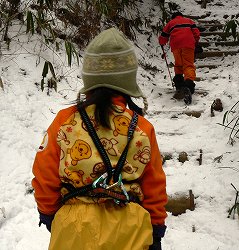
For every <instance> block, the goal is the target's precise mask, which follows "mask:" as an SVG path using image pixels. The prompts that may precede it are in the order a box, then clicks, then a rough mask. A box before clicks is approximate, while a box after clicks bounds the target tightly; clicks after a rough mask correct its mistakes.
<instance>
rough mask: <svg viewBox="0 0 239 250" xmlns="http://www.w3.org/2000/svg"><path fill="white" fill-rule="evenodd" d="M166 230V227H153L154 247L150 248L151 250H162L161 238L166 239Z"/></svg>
mask: <svg viewBox="0 0 239 250" xmlns="http://www.w3.org/2000/svg"><path fill="white" fill-rule="evenodd" d="M166 228H167V227H166V226H165V225H153V245H151V246H149V250H162V247H161V238H163V237H164V234H165V231H166Z"/></svg>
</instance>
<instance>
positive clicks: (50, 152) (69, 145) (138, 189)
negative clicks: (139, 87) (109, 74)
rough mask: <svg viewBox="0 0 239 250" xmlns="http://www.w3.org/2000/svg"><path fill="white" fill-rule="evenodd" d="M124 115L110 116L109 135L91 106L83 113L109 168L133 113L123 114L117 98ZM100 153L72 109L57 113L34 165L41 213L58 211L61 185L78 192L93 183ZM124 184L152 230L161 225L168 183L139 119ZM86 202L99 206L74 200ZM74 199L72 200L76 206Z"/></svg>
mask: <svg viewBox="0 0 239 250" xmlns="http://www.w3.org/2000/svg"><path fill="white" fill-rule="evenodd" d="M114 101H115V104H116V105H117V106H120V107H121V108H122V110H123V111H124V112H123V113H115V112H113V113H112V114H111V116H110V117H111V118H110V122H111V127H112V129H111V130H110V129H105V128H102V127H100V126H96V124H95V123H94V105H91V106H89V107H87V108H86V111H87V113H88V115H89V117H90V119H91V121H92V122H93V124H94V126H95V129H96V131H97V134H98V136H99V138H100V140H101V142H102V144H103V145H104V148H105V150H106V151H107V153H108V156H109V159H110V161H111V164H112V166H114V165H115V164H116V163H117V161H118V159H119V155H120V154H121V152H122V151H123V149H124V147H125V144H126V141H127V130H128V125H129V121H130V119H131V116H132V111H131V110H128V109H126V103H125V100H124V99H123V97H118V98H115V100H114ZM104 171H105V169H104V166H103V164H102V160H101V157H100V156H99V153H98V150H97V149H96V147H95V146H94V144H93V141H92V139H91V138H90V136H89V135H88V132H87V131H86V129H85V126H84V124H83V123H82V120H81V117H80V114H79V112H78V111H77V108H76V106H72V107H69V108H67V109H64V110H61V111H60V112H59V113H58V114H57V116H56V118H55V119H54V121H53V122H52V124H51V125H50V127H49V128H48V130H47V134H46V135H45V137H44V139H43V142H42V144H41V146H40V147H39V151H38V152H37V154H36V158H35V161H34V165H33V174H34V176H35V177H34V178H33V180H32V186H33V188H34V191H35V199H36V202H37V205H38V209H39V211H40V212H42V213H44V214H48V215H50V214H54V213H56V211H57V210H58V209H59V208H60V207H61V198H62V195H63V194H64V193H65V192H66V190H64V188H62V186H61V184H62V182H66V183H71V184H72V185H74V186H75V187H81V186H84V185H86V184H89V183H92V182H93V181H94V180H95V179H96V178H97V177H99V176H100V175H101V174H102V172H104ZM122 178H123V179H124V180H126V181H129V182H128V184H125V187H126V190H127V191H131V192H134V194H135V195H137V196H138V197H139V199H140V201H141V205H142V206H143V207H144V208H145V209H146V210H148V211H149V213H150V215H151V220H152V224H159V225H163V224H164V221H165V218H166V216H167V215H166V211H165V207H164V206H165V204H166V202H167V195H166V178H165V173H164V171H163V169H162V162H161V156H160V152H159V149H158V145H157V141H156V136H155V131H154V128H153V126H152V125H151V124H150V123H149V122H148V121H147V120H146V119H145V118H143V117H141V116H139V119H138V124H137V127H136V129H135V132H134V136H133V139H132V141H131V142H130V148H129V150H128V154H127V159H126V164H125V166H124V168H123V170H122ZM77 199H79V200H83V201H84V202H91V203H92V202H98V201H96V200H95V199H94V200H93V199H92V198H90V197H77ZM75 200H76V199H74V202H75Z"/></svg>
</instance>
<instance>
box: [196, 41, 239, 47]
mask: <svg viewBox="0 0 239 250" xmlns="http://www.w3.org/2000/svg"><path fill="white" fill-rule="evenodd" d="M199 44H200V45H201V46H202V47H209V46H210V45H211V44H215V45H216V46H239V41H221V42H211V43H210V42H199Z"/></svg>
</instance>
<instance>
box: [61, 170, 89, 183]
mask: <svg viewBox="0 0 239 250" xmlns="http://www.w3.org/2000/svg"><path fill="white" fill-rule="evenodd" d="M64 172H65V173H66V175H67V177H68V180H69V183H70V184H72V185H73V186H74V187H76V188H79V187H83V186H84V185H85V184H84V182H83V175H84V172H83V171H82V170H79V171H71V170H69V169H68V168H65V169H64Z"/></svg>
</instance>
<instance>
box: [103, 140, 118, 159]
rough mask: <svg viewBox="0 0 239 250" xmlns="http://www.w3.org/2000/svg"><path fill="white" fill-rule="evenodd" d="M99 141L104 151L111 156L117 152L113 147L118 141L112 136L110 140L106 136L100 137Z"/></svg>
mask: <svg viewBox="0 0 239 250" xmlns="http://www.w3.org/2000/svg"><path fill="white" fill-rule="evenodd" d="M100 142H101V143H102V145H103V147H104V149H105V151H107V152H108V154H110V155H112V156H116V155H118V154H119V153H118V150H117V148H116V147H115V145H116V144H117V143H118V141H116V140H115V139H114V138H111V139H110V140H108V139H107V138H101V139H100Z"/></svg>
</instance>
